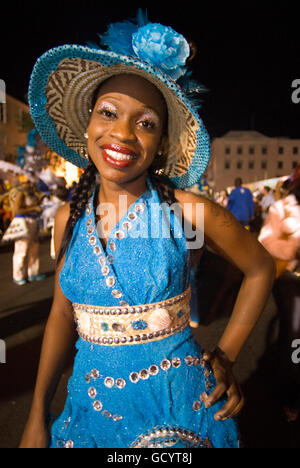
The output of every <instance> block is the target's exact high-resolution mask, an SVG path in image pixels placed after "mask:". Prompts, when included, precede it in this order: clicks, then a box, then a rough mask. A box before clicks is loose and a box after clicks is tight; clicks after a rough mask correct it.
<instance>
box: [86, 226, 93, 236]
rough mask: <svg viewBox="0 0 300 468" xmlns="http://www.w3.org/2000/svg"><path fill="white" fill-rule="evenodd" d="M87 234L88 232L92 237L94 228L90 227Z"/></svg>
mask: <svg viewBox="0 0 300 468" xmlns="http://www.w3.org/2000/svg"><path fill="white" fill-rule="evenodd" d="M87 232H88V235H89V236H90V235H91V234H93V232H94V228H93V226H90V227H89V228H88V230H87Z"/></svg>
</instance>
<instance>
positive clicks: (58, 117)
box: [28, 23, 210, 188]
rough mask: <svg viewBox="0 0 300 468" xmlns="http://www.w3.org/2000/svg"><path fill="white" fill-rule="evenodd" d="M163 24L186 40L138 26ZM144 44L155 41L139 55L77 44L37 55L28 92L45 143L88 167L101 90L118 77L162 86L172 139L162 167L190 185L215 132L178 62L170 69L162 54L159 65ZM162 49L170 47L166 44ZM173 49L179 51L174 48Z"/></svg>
mask: <svg viewBox="0 0 300 468" xmlns="http://www.w3.org/2000/svg"><path fill="white" fill-rule="evenodd" d="M158 27H162V28H164V30H163V32H162V34H161V37H162V38H164V37H165V35H166V34H165V32H166V31H167V33H168V34H169V35H170V37H171V39H172V40H174V41H175V42H176V41H177V42H176V43H178V40H179V41H181V42H182V44H185V43H184V38H183V37H181V36H179V35H178V34H177V33H175V32H174V31H173V30H171V28H167V27H163V26H161V25H155V24H154V25H153V24H152V23H149V24H147V25H146V26H145V27H144V28H139V29H137V31H138V34H140V31H141V30H143V29H145V28H146V32H145V34H146V33H147V34H148V33H149V31H150V33H151V34H152V33H153V37H156V35H157V33H158V32H157V29H159V28H158ZM165 30H166V31H165ZM142 32H143V31H142ZM117 36H118V34H117ZM177 36H179V39H178V37H177ZM130 37H131V36H130ZM169 39H170V38H169ZM162 40H164V39H162ZM117 42H118V41H117ZM150 42H151V41H150ZM175 42H174V44H175ZM141 44H142V45H141ZM144 44H149V41H145V40H143V37H142V39H141V41H140V49H136V48H135V50H137V54H140V55H138V56H133V54H134V52H133V51H130V52H129V53H128V55H124V52H123V53H117V52H114V51H111V50H103V49H100V48H96V47H95V48H92V47H84V46H77V45H64V46H60V47H56V48H54V49H51V50H49V51H48V52H46V53H45V54H44V55H42V57H40V58H39V59H38V60H37V62H36V64H35V66H34V69H33V72H32V75H31V79H30V85H29V93H28V98H29V104H30V112H31V115H32V118H33V120H34V123H35V126H36V129H37V131H38V132H39V134H40V135H41V137H42V139H43V140H44V142H45V143H46V144H47V145H48V146H49V147H50V148H51V149H52V150H53V151H55V152H56V153H57V154H59V155H60V156H62V157H64V158H65V159H67V160H68V161H70V162H72V163H73V164H75V165H77V166H78V167H80V168H83V169H84V168H85V167H86V165H87V157H88V153H87V146H86V139H85V138H84V133H85V132H86V129H87V126H88V121H89V117H90V114H89V109H90V108H91V105H92V97H93V94H94V92H95V90H96V89H97V88H98V86H99V85H100V84H101V83H102V82H104V81H105V80H107V79H108V78H110V77H112V76H116V75H119V74H135V75H139V76H141V77H143V78H145V79H147V80H148V81H150V82H151V83H152V84H153V85H154V86H156V87H157V88H158V89H159V91H160V92H161V93H162V95H163V97H164V99H165V101H166V104H167V107H168V138H167V142H166V146H165V148H164V152H163V156H162V157H161V159H160V161H159V165H160V166H159V167H157V169H158V170H159V171H160V172H162V173H164V174H165V175H166V176H168V177H169V178H170V179H171V181H172V182H173V183H174V185H175V186H176V187H178V188H185V187H189V186H191V185H193V184H195V183H196V182H197V181H198V180H199V178H200V177H201V175H202V174H203V172H204V171H205V170H206V168H207V165H208V162H209V158H210V141H209V136H208V133H207V131H206V129H205V126H204V124H203V122H202V119H201V118H200V116H199V114H198V112H197V110H196V107H195V106H194V103H193V101H192V100H191V99H190V98H189V97H188V95H187V94H186V93H185V91H184V90H183V88H182V87H180V86H179V84H178V83H177V82H176V81H175V79H177V78H176V77H175V76H174V73H175V72H174V67H173V63H171V65H169V66H171V67H173V68H172V69H171V70H170V71H166V70H165V69H164V66H165V64H166V63H169V61H170V60H169V61H168V60H167V59H164V58H162V61H161V64H160V66H158V65H157V64H156V63H155V61H154V59H153V58H152V56H151V53H152V50H154V49H152V48H151V47H150V49H149V50H147V51H146V52H147V54H150V55H147V56H146V58H145V57H144V56H143V55H142V54H143V53H145V46H144ZM180 44H181V43H180ZM117 45H118V44H117ZM138 45H139V44H138ZM138 45H137V47H138ZM175 45H176V44H175ZM115 47H116V44H115ZM178 47H179V46H178ZM160 49H161V50H164V47H163V46H162V47H161V48H160ZM181 49H182V47H181V48H180V47H179V49H178V50H179V51H178V56H176V60H177V61H179V62H178V63H180V64H181V63H183V62H181V61H180V60H181V53H182V50H181ZM155 50H156V49H155ZM169 50H171V51H173V48H172V47H170V49H169ZM141 57H143V59H141ZM147 57H148V58H147ZM176 60H175V61H176ZM178 70H179V71H178ZM183 70H184V69H183V68H182V67H180V66H179V65H178V66H177V68H176V67H175V71H176V73H177V74H178V73H181V74H182V73H183ZM172 76H173V77H172ZM177 81H178V80H177Z"/></svg>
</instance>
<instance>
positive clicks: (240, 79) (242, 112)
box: [0, 0, 300, 138]
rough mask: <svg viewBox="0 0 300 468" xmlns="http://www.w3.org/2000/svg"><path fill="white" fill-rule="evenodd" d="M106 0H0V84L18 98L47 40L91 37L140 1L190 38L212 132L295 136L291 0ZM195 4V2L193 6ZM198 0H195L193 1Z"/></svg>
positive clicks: (297, 57) (298, 121)
mask: <svg viewBox="0 0 300 468" xmlns="http://www.w3.org/2000/svg"><path fill="white" fill-rule="evenodd" d="M206 3H207V4H208V5H207V6H205V7H204V5H205V3H204V2H203V1H198V2H196V3H194V2H193V3H192V2H191V3H190V4H189V3H188V2H187V1H182V3H181V4H180V3H178V2H168V3H167V2H162V1H160V2H158V4H157V3H156V4H155V3H154V2H152V3H150V5H151V6H149V3H147V2H145V3H143V2H139V3H137V2H130V3H129V2H122V3H120V2H116V3H114V5H116V6H115V7H109V6H105V5H106V4H113V2H103V1H102V2H101V0H98V1H92V0H84V1H82V2H81V3H75V2H68V1H63V0H61V1H60V2H58V1H52V2H50V1H48V0H45V1H40V2H39V3H38V4H37V3H35V2H34V3H33V2H30V1H26V2H21V1H19V2H18V1H16V0H14V1H13V0H11V1H9V0H5V2H1V6H0V15H1V28H0V30H1V32H0V44H1V58H2V60H1V62H2V63H1V70H0V78H2V79H4V80H5V81H6V85H7V92H8V93H9V94H12V95H13V96H15V97H18V98H19V99H23V100H24V95H25V94H26V92H27V87H28V81H29V76H30V72H31V70H32V67H33V65H34V63H35V60H36V58H37V57H39V56H40V55H41V54H42V53H43V52H45V51H46V50H48V49H49V48H51V47H54V46H57V45H61V44H65V43H76V44H85V41H87V40H95V39H96V33H98V32H103V31H104V30H105V28H106V25H107V24H108V23H109V22H111V21H120V20H122V19H124V18H127V17H130V16H135V13H136V11H137V8H138V7H139V6H143V7H147V8H148V13H149V18H150V21H152V22H160V23H162V24H165V25H169V26H172V27H173V28H174V29H176V30H177V31H178V32H180V33H182V34H183V35H185V36H189V37H191V38H193V39H194V41H195V42H196V43H197V46H198V54H197V57H196V59H195V60H194V63H193V68H194V70H195V73H194V77H195V78H196V79H198V80H199V81H201V82H202V83H203V84H204V85H205V86H206V87H207V88H208V89H209V92H208V93H207V94H206V95H205V97H204V103H203V107H202V110H201V115H202V117H203V119H204V121H205V123H206V125H207V128H208V130H209V132H210V134H211V135H212V136H221V135H223V134H224V133H225V132H227V131H229V130H247V129H255V130H257V131H260V132H262V133H265V134H266V135H268V136H288V137H291V138H300V103H299V104H298V105H296V104H293V102H292V100H291V94H292V91H293V90H292V87H291V83H292V81H293V80H295V79H297V78H298V79H300V34H299V28H300V21H299V19H297V15H296V11H295V4H296V2H294V1H286V2H280V3H282V4H281V5H280V6H279V5H277V4H276V3H274V2H263V1H261V2H255V1H252V2H248V3H246V2H221V1H220V0H219V1H210V2H206ZM195 5H197V7H195ZM198 5H199V6H198Z"/></svg>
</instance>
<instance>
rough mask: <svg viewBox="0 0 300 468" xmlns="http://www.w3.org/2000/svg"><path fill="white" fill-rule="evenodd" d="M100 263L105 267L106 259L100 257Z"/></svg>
mask: <svg viewBox="0 0 300 468" xmlns="http://www.w3.org/2000/svg"><path fill="white" fill-rule="evenodd" d="M99 263H100V265H102V266H105V263H106V262H105V257H100V258H99Z"/></svg>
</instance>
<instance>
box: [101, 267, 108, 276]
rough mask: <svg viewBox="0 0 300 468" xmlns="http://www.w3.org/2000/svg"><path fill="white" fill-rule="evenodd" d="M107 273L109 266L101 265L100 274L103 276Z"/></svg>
mask: <svg viewBox="0 0 300 468" xmlns="http://www.w3.org/2000/svg"><path fill="white" fill-rule="evenodd" d="M108 273H109V268H108V266H107V265H104V266H103V267H102V275H103V276H106V275H108Z"/></svg>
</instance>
